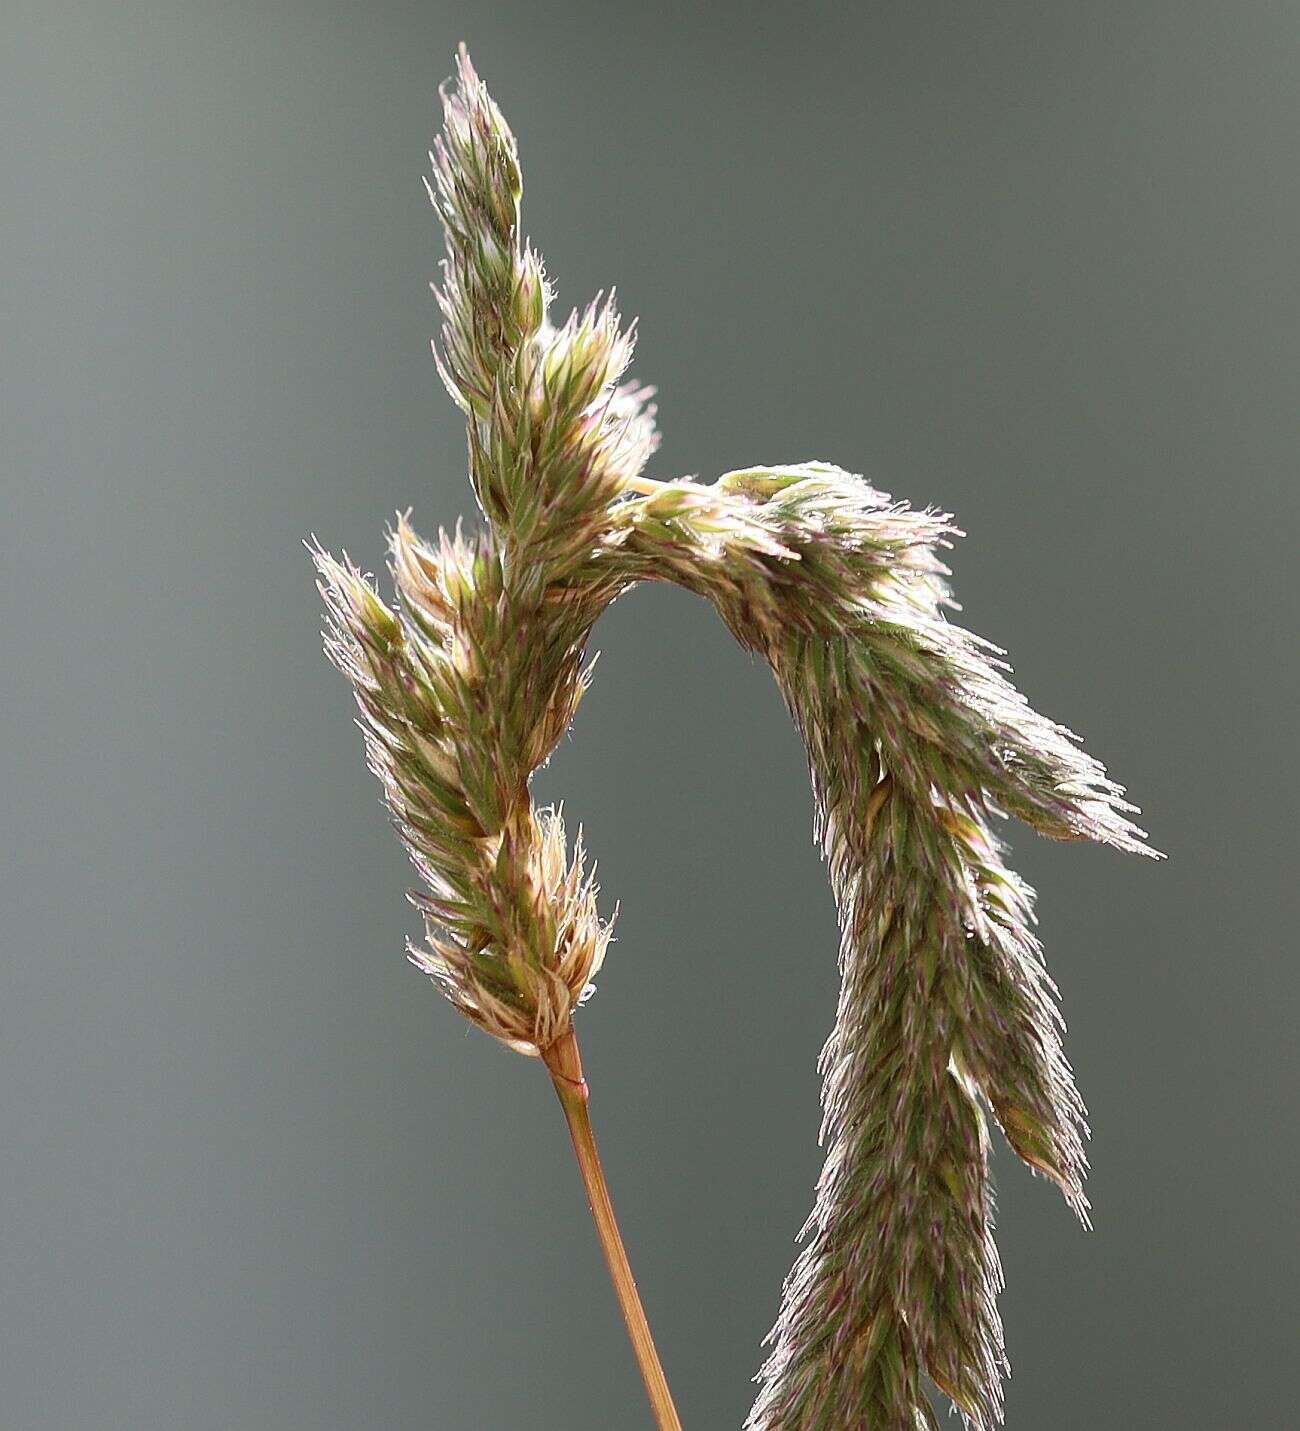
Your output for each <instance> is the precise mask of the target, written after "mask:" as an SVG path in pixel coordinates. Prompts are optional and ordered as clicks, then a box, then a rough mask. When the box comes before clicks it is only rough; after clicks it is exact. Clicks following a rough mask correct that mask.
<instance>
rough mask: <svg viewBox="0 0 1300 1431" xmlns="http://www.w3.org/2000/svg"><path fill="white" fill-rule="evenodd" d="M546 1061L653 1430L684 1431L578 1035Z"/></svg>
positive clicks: (561, 1040)
mask: <svg viewBox="0 0 1300 1431" xmlns="http://www.w3.org/2000/svg"><path fill="white" fill-rule="evenodd" d="M542 1058H543V1060H544V1062H545V1063H546V1067H547V1069H548V1070H549V1071H550V1075H551V1081H552V1082H553V1083H554V1084H555V1091H556V1093H557V1094H558V1095H559V1099H560V1107H561V1108H563V1109H564V1118H565V1121H566V1122H567V1123H568V1125H569V1135H570V1137H571V1138H572V1139H573V1151H574V1153H575V1154H576V1155H577V1158H578V1170H579V1172H581V1174H582V1183H583V1187H584V1188H585V1189H586V1192H587V1202H588V1204H589V1205H590V1207H591V1217H592V1221H593V1222H594V1223H595V1224H596V1235H597V1236H598V1237H599V1238H600V1247H601V1251H602V1252H603V1253H604V1254H605V1264H606V1266H607V1267H608V1268H609V1276H610V1280H611V1281H612V1282H613V1284H614V1294H615V1296H616V1297H617V1298H618V1305H619V1309H620V1311H622V1313H623V1320H624V1322H625V1323H626V1324H627V1334H628V1336H629V1338H630V1339H631V1342H632V1350H633V1351H634V1352H635V1353H636V1360H637V1365H638V1366H639V1367H640V1369H641V1378H642V1380H643V1381H644V1382H645V1389H646V1395H647V1396H648V1397H649V1398H650V1408H651V1410H652V1411H653V1412H654V1417H655V1424H656V1425H657V1426H658V1427H659V1431H682V1423H681V1419H680V1418H679V1417H678V1415H677V1408H676V1407H675V1406H674V1405H673V1398H672V1393H671V1392H670V1391H669V1389H668V1379H667V1377H665V1376H664V1369H663V1367H662V1365H661V1364H660V1361H659V1353H658V1352H657V1351H656V1350H655V1344H654V1338H653V1337H652V1336H651V1335H650V1323H649V1322H648V1321H647V1320H646V1314H645V1308H644V1307H642V1305H641V1298H640V1295H639V1294H638V1292H637V1289H636V1279H635V1278H634V1277H633V1276H632V1268H631V1265H630V1264H629V1262H628V1260H627V1249H626V1248H625V1247H624V1246H623V1238H622V1236H621V1235H620V1234H619V1230H618V1222H617V1220H616V1219H615V1217H614V1205H613V1203H612V1202H611V1201H610V1197H609V1187H608V1186H607V1184H606V1182H605V1171H604V1168H603V1167H602V1166H601V1162H600V1154H599V1153H598V1152H597V1150H596V1138H595V1134H594V1133H593V1132H592V1128H591V1114H590V1112H589V1111H588V1107H587V1101H588V1089H587V1080H586V1079H585V1078H584V1077H583V1076H582V1057H581V1055H580V1053H579V1050H578V1039H577V1035H576V1034H575V1033H574V1032H573V1029H572V1027H570V1029H569V1030H568V1032H567V1033H565V1034H564V1035H563V1036H562V1037H561V1038H559V1039H557V1040H556V1042H555V1043H553V1044H552V1045H551V1047H550V1048H548V1049H547V1050H546V1051H545V1052H544V1053H543V1055H542Z"/></svg>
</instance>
